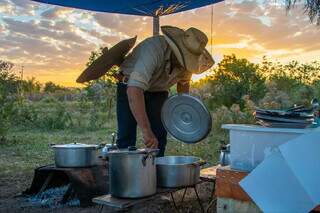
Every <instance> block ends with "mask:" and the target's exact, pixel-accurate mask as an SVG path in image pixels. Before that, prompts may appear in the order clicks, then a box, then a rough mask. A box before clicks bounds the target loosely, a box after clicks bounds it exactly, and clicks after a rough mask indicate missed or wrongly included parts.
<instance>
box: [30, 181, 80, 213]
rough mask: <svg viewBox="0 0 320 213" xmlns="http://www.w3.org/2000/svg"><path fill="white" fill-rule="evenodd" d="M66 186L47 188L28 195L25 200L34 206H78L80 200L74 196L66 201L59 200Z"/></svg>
mask: <svg viewBox="0 0 320 213" xmlns="http://www.w3.org/2000/svg"><path fill="white" fill-rule="evenodd" d="M68 186H69V185H66V186H62V187H57V188H51V189H48V190H46V191H44V192H42V193H39V194H36V195H34V196H30V197H28V198H27V200H26V201H27V202H28V203H30V205H31V206H34V207H45V208H51V209H56V208H63V207H66V206H80V201H79V199H76V198H74V199H71V200H69V201H68V202H66V203H62V202H61V200H62V198H63V195H64V194H65V193H66V191H67V189H68Z"/></svg>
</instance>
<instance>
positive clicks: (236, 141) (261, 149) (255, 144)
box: [222, 124, 319, 171]
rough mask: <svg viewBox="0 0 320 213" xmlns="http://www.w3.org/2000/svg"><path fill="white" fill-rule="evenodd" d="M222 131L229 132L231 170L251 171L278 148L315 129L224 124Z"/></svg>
mask: <svg viewBox="0 0 320 213" xmlns="http://www.w3.org/2000/svg"><path fill="white" fill-rule="evenodd" d="M222 128H223V129H229V130H230V148H231V150H230V161H231V165H230V166H231V168H232V169H236V170H244V171H251V170H253V169H254V168H255V167H256V166H257V165H258V164H259V163H261V162H262V161H263V160H264V159H265V158H266V157H267V156H268V155H270V154H271V153H272V152H274V151H275V150H277V149H278V146H279V145H281V144H284V143H286V142H287V141H289V140H291V139H294V138H296V137H298V136H300V135H301V134H304V133H308V132H311V131H315V130H316V129H312V128H306V129H286V128H268V127H262V126H256V125H245V124H224V125H222ZM318 129H319V128H318Z"/></svg>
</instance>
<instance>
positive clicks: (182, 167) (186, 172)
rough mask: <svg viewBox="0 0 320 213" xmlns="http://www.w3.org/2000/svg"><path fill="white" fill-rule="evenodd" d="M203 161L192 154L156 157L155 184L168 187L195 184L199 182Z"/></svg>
mask: <svg viewBox="0 0 320 213" xmlns="http://www.w3.org/2000/svg"><path fill="white" fill-rule="evenodd" d="M205 163H206V162H205V161H203V160H201V159H200V158H197V157H192V156H165V157H160V158H157V159H156V166H157V185H158V186H159V187H169V188H172V187H182V186H192V185H195V184H197V183H198V182H199V176H200V167H201V166H202V165H204V164H205Z"/></svg>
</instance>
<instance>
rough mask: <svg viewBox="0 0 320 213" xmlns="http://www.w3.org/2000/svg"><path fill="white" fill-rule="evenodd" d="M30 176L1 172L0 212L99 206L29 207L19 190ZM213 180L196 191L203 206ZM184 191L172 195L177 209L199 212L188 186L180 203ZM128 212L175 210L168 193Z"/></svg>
mask: <svg viewBox="0 0 320 213" xmlns="http://www.w3.org/2000/svg"><path fill="white" fill-rule="evenodd" d="M32 178H33V173H26V174H17V175H16V176H8V175H7V176H3V175H0V212H19V213H20V212H27V213H29V212H30V213H31V212H32V213H33V212H35V213H38V212H39V213H40V212H41V213H46V212H63V213H69V212H77V213H90V212H100V206H97V205H95V206H92V207H87V208H80V207H63V208H56V209H50V208H41V207H32V206H30V204H29V203H27V202H26V198H25V197H21V196H19V195H20V193H21V192H22V191H24V190H25V189H27V188H28V187H29V186H30V183H31V181H32ZM212 187H213V185H212V183H202V184H200V185H199V186H198V192H199V196H200V199H201V201H202V203H203V206H204V207H206V206H207V205H208V202H209V201H210V195H211V190H212ZM182 194H183V191H179V192H176V193H175V194H174V197H175V200H176V201H177V202H178V206H179V209H180V212H201V208H200V206H199V204H198V202H197V200H196V195H195V193H194V191H193V190H192V189H188V191H187V193H186V197H185V201H184V202H183V203H179V201H180V200H181V198H182ZM102 212H116V210H115V209H111V208H107V207H104V208H103V210H102ZM129 212H137V213H139V212H141V213H142V212H143V213H149V212H150V213H153V212H165V213H167V212H175V209H174V207H173V203H172V202H171V198H170V194H167V195H163V196H160V197H158V198H157V199H155V200H151V201H148V202H145V203H143V204H140V205H138V206H136V207H134V208H133V209H130V210H129ZM209 212H215V211H214V208H210V209H209Z"/></svg>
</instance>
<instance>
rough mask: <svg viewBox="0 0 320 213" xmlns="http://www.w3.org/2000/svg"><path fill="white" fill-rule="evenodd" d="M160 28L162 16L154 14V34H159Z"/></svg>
mask: <svg viewBox="0 0 320 213" xmlns="http://www.w3.org/2000/svg"><path fill="white" fill-rule="evenodd" d="M159 29H160V17H159V16H153V36H157V35H159Z"/></svg>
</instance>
